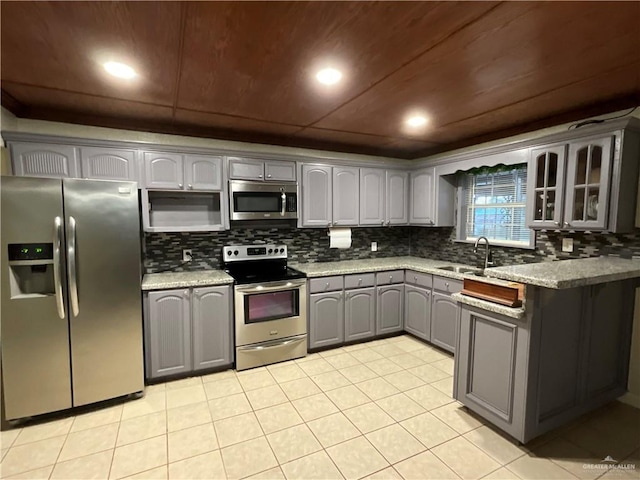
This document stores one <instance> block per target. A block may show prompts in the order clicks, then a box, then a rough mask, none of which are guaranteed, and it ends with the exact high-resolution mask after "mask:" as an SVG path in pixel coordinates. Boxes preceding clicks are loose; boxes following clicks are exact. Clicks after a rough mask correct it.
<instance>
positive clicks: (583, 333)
mask: <svg viewBox="0 0 640 480" xmlns="http://www.w3.org/2000/svg"><path fill="white" fill-rule="evenodd" d="M635 286H636V285H635V282H634V281H633V280H632V281H620V282H609V283H606V284H601V285H593V286H588V287H580V288H571V289H563V290H555V289H546V288H539V287H531V286H529V287H527V309H528V311H527V313H526V315H525V316H524V317H523V318H522V319H513V318H509V317H504V316H502V315H499V314H497V313H492V312H488V311H485V310H481V309H479V308H476V307H472V306H469V305H461V313H460V329H459V336H458V344H457V346H458V350H457V352H456V357H455V373H454V397H455V398H456V399H457V400H459V401H460V402H462V403H463V404H464V405H466V406H467V407H468V408H469V409H471V410H473V411H474V412H476V413H477V414H478V415H480V416H482V417H484V418H485V419H487V420H489V421H490V422H491V423H493V424H494V425H496V426H497V427H499V428H500V429H502V430H504V431H505V432H507V433H508V434H509V435H511V436H513V437H514V438H516V439H517V440H519V441H521V442H523V443H526V442H528V441H529V440H531V439H533V438H535V437H537V436H539V435H541V434H543V433H545V432H548V431H550V430H552V429H554V428H557V427H559V426H561V425H564V424H566V423H567V422H569V421H570V420H572V419H574V418H576V417H578V416H580V415H583V414H585V413H587V412H589V411H591V410H593V409H595V408H598V407H600V406H602V405H605V404H606V403H608V402H610V401H612V400H614V399H615V398H617V397H619V396H620V395H622V394H623V393H624V392H625V391H626V385H627V378H628V368H629V355H630V353H629V352H630V348H631V329H632V324H633V308H634V301H635V296H634V290H635Z"/></svg>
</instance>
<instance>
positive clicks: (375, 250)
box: [371, 242, 378, 252]
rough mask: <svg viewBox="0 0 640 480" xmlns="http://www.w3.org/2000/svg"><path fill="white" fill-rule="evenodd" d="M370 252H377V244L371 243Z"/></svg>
mask: <svg viewBox="0 0 640 480" xmlns="http://www.w3.org/2000/svg"><path fill="white" fill-rule="evenodd" d="M371 251H372V252H377V251H378V242H371Z"/></svg>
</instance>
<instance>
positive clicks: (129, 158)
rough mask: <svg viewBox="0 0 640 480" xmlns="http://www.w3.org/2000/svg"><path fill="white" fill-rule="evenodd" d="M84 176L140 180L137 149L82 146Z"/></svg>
mask: <svg viewBox="0 0 640 480" xmlns="http://www.w3.org/2000/svg"><path fill="white" fill-rule="evenodd" d="M80 161H81V164H82V177H83V178H90V179H94V180H123V181H132V182H135V181H137V180H138V162H137V151H136V150H122V149H118V148H97V147H82V148H81V149H80Z"/></svg>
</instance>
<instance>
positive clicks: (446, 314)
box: [431, 291, 458, 353]
mask: <svg viewBox="0 0 640 480" xmlns="http://www.w3.org/2000/svg"><path fill="white" fill-rule="evenodd" d="M457 325H458V302H456V301H455V300H452V299H451V297H450V296H449V295H447V294H445V293H440V292H436V291H434V292H433V303H432V305H431V343H433V344H434V345H437V346H438V347H440V348H444V349H445V350H447V351H449V352H451V353H455V351H456V332H457Z"/></svg>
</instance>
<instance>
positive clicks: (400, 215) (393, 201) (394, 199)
mask: <svg viewBox="0 0 640 480" xmlns="http://www.w3.org/2000/svg"><path fill="white" fill-rule="evenodd" d="M408 192H409V174H408V173H407V172H398V171H395V170H387V172H386V196H385V197H386V208H385V213H386V224H387V225H404V224H406V223H408V222H409V208H408V207H409V206H408V195H409V193H408Z"/></svg>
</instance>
